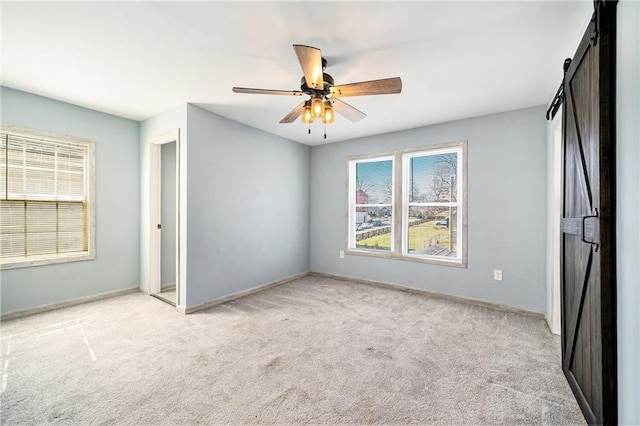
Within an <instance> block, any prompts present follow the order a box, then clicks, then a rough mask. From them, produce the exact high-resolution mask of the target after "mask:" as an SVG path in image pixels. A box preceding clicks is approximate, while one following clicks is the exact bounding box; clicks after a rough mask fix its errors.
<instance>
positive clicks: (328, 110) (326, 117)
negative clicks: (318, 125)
mask: <svg viewBox="0 0 640 426" xmlns="http://www.w3.org/2000/svg"><path fill="white" fill-rule="evenodd" d="M334 119H335V115H334V113H333V107H332V106H331V102H329V101H326V102H325V103H324V114H323V115H322V122H323V123H325V124H331V123H333V120H334Z"/></svg>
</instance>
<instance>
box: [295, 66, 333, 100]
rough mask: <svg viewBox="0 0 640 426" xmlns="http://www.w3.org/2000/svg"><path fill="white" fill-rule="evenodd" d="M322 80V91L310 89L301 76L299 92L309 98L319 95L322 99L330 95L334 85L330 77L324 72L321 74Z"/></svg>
mask: <svg viewBox="0 0 640 426" xmlns="http://www.w3.org/2000/svg"><path fill="white" fill-rule="evenodd" d="M322 80H323V81H324V89H323V90H318V89H312V88H310V87H309V85H308V84H307V80H305V78H304V76H302V78H301V79H300V90H301V91H303V92H304V93H306V94H307V95H309V96H313V95H321V96H322V97H328V95H331V88H332V87H333V85H334V81H333V77H331V76H330V75H329V74H327V73H326V72H323V73H322Z"/></svg>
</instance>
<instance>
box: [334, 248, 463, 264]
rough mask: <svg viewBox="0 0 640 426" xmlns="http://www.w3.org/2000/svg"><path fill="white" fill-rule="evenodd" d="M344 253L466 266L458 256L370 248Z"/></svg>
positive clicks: (348, 250) (350, 250)
mask: <svg viewBox="0 0 640 426" xmlns="http://www.w3.org/2000/svg"><path fill="white" fill-rule="evenodd" d="M345 254H348V255H353V256H364V257H377V258H380V259H389V260H402V261H407V262H416V263H427V264H431V265H441V266H451V267H454V268H464V269H466V268H467V261H466V259H459V258H449V259H447V258H438V257H433V256H431V257H426V256H416V255H402V254H397V253H391V252H381V251H372V250H356V249H350V248H348V249H346V250H345Z"/></svg>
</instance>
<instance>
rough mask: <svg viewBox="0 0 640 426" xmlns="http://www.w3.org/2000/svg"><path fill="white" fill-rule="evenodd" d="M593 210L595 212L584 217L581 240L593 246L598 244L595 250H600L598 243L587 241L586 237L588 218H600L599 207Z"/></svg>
mask: <svg viewBox="0 0 640 426" xmlns="http://www.w3.org/2000/svg"><path fill="white" fill-rule="evenodd" d="M593 210H594V214H592V215H589V216H583V217H582V233H581V235H580V240H582V242H583V243H587V244H591V245H592V246H596V247H595V251H598V243H594V242H593V241H587V240H586V239H585V236H584V234H585V229H586V222H587V219H592V218H593V219H597V218H598V209H593Z"/></svg>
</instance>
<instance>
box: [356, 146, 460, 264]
mask: <svg viewBox="0 0 640 426" xmlns="http://www.w3.org/2000/svg"><path fill="white" fill-rule="evenodd" d="M465 153H466V142H455V143H450V144H442V145H438V146H434V147H424V148H420V149H412V150H402V151H396V152H393V153H387V154H383V155H380V156H368V157H366V158H358V157H353V158H350V159H349V160H348V170H349V200H348V209H349V211H348V218H349V219H348V236H347V241H348V244H347V251H348V252H350V253H352V254H365V255H367V254H370V255H374V256H375V255H383V256H385V257H392V258H404V259H408V260H418V261H426V262H434V263H444V264H455V265H456V266H465V265H466V226H465V223H466V206H465V200H464V191H463V188H465V187H466V175H465V171H466V167H465V158H464V155H465Z"/></svg>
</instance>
